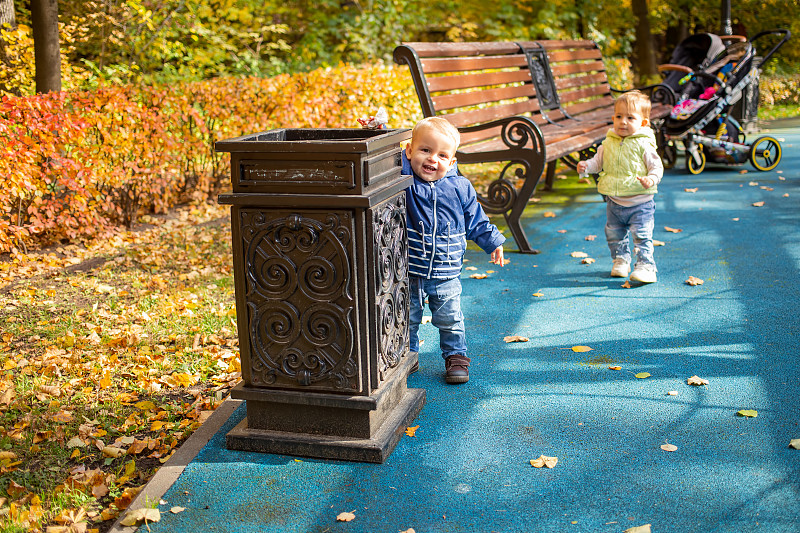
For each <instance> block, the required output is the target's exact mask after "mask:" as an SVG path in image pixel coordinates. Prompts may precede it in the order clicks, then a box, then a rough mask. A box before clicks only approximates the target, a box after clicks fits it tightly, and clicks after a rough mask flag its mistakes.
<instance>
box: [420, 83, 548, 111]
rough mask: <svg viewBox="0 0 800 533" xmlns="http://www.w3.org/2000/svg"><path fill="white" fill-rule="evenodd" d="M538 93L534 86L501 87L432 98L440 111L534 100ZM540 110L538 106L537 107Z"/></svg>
mask: <svg viewBox="0 0 800 533" xmlns="http://www.w3.org/2000/svg"><path fill="white" fill-rule="evenodd" d="M535 96H536V93H534V91H533V85H531V84H528V85H516V86H509V87H501V88H499V89H486V90H482V91H471V92H466V93H454V94H446V95H443V96H434V97H432V100H433V105H435V106H436V109H438V110H440V111H445V110H450V109H456V108H459V107H469V106H475V105H478V104H486V103H493V102H500V101H502V100H512V99H515V98H533V97H535ZM536 107H537V108H538V105H537V106H536Z"/></svg>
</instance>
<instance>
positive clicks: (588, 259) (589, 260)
mask: <svg viewBox="0 0 800 533" xmlns="http://www.w3.org/2000/svg"><path fill="white" fill-rule="evenodd" d="M581 263H582V264H584V265H591V264H592V263H594V259H593V258H591V257H587V258H585V259H582V260H581Z"/></svg>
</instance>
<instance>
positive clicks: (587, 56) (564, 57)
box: [547, 49, 603, 65]
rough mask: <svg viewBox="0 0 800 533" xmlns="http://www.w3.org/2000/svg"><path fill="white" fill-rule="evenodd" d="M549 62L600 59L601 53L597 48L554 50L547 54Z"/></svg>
mask: <svg viewBox="0 0 800 533" xmlns="http://www.w3.org/2000/svg"><path fill="white" fill-rule="evenodd" d="M547 57H548V59H549V60H550V64H551V65H552V64H553V63H563V62H572V61H586V60H602V59H603V53H602V52H601V51H600V50H599V49H591V50H555V51H553V52H550V53H548V54H547Z"/></svg>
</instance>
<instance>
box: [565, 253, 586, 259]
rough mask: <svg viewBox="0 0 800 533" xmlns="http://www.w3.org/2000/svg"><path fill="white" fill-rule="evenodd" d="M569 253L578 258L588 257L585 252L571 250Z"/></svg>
mask: <svg viewBox="0 0 800 533" xmlns="http://www.w3.org/2000/svg"><path fill="white" fill-rule="evenodd" d="M570 255H571V256H572V257H578V258H580V257H589V254H587V253H586V252H572V253H571V254H570Z"/></svg>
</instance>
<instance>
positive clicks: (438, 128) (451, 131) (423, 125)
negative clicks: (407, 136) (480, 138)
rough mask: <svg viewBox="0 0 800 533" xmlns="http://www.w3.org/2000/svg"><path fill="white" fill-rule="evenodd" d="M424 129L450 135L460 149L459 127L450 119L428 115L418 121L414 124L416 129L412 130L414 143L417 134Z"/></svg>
mask: <svg viewBox="0 0 800 533" xmlns="http://www.w3.org/2000/svg"><path fill="white" fill-rule="evenodd" d="M422 131H435V132H437V133H441V134H442V135H445V136H447V137H449V138H450V139H451V140H452V141H453V142H455V143H456V144H455V149H456V150H458V147H459V145H460V144H461V135H460V134H459V133H458V129H457V128H456V127H455V126H453V125H452V124H451V123H450V121H449V120H447V119H444V118H442V117H427V118H423V119H422V120H420V121H419V122H417V123H416V124H415V125H414V129H412V130H411V144H412V145H413V144H414V138H415V137H416V135H417V134H418V133H419V132H422Z"/></svg>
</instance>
